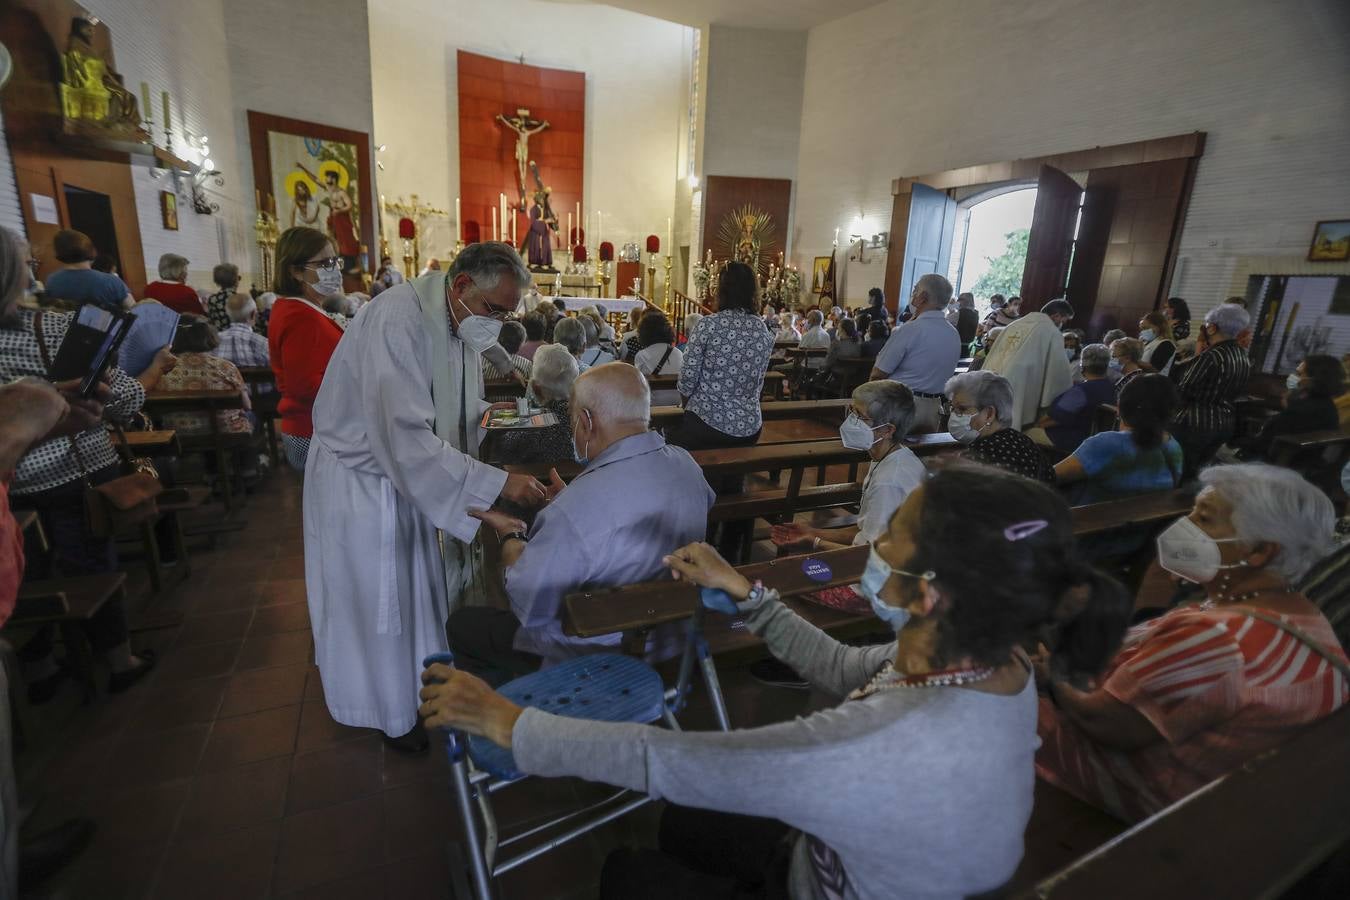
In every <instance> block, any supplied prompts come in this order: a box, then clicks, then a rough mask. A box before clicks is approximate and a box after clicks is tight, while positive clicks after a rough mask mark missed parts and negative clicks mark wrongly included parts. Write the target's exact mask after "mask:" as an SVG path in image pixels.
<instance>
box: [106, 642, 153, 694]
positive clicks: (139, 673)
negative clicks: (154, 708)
mask: <svg viewBox="0 0 1350 900" xmlns="http://www.w3.org/2000/svg"><path fill="white" fill-rule="evenodd" d="M136 655H137V656H139V657H140V658H141V664H140V665H139V666H136V667H135V668H132V669H127V670H126V671H125V672H114V673H112V675H111V676H109V678H108V693H110V694H120V693H122V692H123V691H125V690H128V689H130V688H131V686H132V685H134V684H135V683H136V682H138V681H140V680H141V679H142V678H144V677H145V676H147V675H149V674H150V670H151V669H153V668H154V667H155V651H153V650H142V651H141V652H140V653H137V654H136Z"/></svg>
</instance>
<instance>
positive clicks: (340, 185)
mask: <svg viewBox="0 0 1350 900" xmlns="http://www.w3.org/2000/svg"><path fill="white" fill-rule="evenodd" d="M296 167H297V168H299V169H300V171H301V172H304V173H305V174H306V175H308V176H309V177H310V178H311V179H313V180H314V181H318V182H321V183H322V184H323V190H324V191H325V192H326V196H325V197H324V199H323V201H322V202H323V203H324V205H326V206H327V207H328V222H327V225H328V234H329V235H330V236H331V237H332V238H333V243H334V244H335V245H336V246H337V251H338V255H339V256H341V257H342V268H343V271H346V272H354V271H357V270H358V259H359V257H360V255H361V241H360V239H359V238H358V237H357V236H356V234H357V223H356V203H355V202H354V201H353V200H352V196H351V194H349V193H347V185H348V184H349V183H350V180H351V177H350V175H349V174H348V173H347V167H346V166H344V165H343V164H342V163H340V162H338V161H337V160H335V159H326V160H324V161H323V162H321V163H319V174H318V176H317V177H316V176H315V175H313V174H312V173H311V172H310V171H309V170H308V169H306V168H305V166H304V164H303V163H296Z"/></svg>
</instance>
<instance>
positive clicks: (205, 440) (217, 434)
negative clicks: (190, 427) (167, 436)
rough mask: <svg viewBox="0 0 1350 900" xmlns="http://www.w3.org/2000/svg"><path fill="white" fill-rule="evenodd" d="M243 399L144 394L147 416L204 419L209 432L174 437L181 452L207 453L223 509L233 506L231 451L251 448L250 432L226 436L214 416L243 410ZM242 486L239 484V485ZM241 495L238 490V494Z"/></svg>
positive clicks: (225, 394) (222, 394)
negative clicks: (192, 415) (198, 416)
mask: <svg viewBox="0 0 1350 900" xmlns="http://www.w3.org/2000/svg"><path fill="white" fill-rule="evenodd" d="M243 408H244V398H243V396H242V395H241V394H240V393H239V392H238V391H232V390H223V391H152V392H150V393H148V394H146V395H145V406H144V410H145V412H146V414H147V415H150V416H162V415H164V414H165V413H171V412H194V413H202V414H204V415H205V416H206V420H207V422H208V423H209V424H210V429H211V430H210V432H208V433H207V434H203V435H185V434H179V435H178V444H179V446H180V447H181V448H182V450H183V452H184V453H209V454H211V455H212V456H214V457H215V460H216V474H217V475H218V476H219V477H220V480H221V485H222V494H223V497H224V500H225V509H226V510H227V511H233V510H234V508H235V506H236V500H235V493H234V482H235V480H236V477H237V475H236V473H235V472H234V463H233V460H232V458H231V456H232V453H233V451H235V450H240V449H245V448H251V447H252V446H253V445H254V437H253V434H252V433H251V432H240V433H230V432H222V431H221V430H220V423H219V422H218V421H216V413H218V412H224V411H227V410H232V409H243ZM240 486H241V487H242V484H241V485H240ZM241 493H242V491H241Z"/></svg>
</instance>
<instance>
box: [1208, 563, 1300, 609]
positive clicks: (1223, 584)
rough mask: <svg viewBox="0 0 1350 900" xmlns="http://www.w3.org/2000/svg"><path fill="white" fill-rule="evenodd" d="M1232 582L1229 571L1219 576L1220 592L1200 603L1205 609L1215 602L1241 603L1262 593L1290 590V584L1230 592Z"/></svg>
mask: <svg viewBox="0 0 1350 900" xmlns="http://www.w3.org/2000/svg"><path fill="white" fill-rule="evenodd" d="M1231 583H1232V578H1231V576H1229V574H1228V573H1227V572H1225V573H1224V574H1223V575H1221V576H1219V593H1218V596H1217V597H1211V598H1207V599H1206V600H1205V601H1204V602H1203V603H1201V604H1200V606H1201V608H1203V609H1212V608H1213V607H1214V605H1215V603H1216V602H1217V603H1241V602H1242V601H1244V600H1250V599H1252V598H1253V597H1259V596H1260V595H1262V594H1287V593H1289V591H1290V588H1289V585H1287V584H1286V585H1283V586H1282V587H1263V588H1256V589H1254V590H1250V591H1244V592H1243V593H1241V594H1230V593H1228V585H1229V584H1231Z"/></svg>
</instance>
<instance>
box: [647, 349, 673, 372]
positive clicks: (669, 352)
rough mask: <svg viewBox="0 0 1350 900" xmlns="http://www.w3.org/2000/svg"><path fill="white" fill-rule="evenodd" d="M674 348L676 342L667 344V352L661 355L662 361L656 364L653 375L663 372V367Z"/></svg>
mask: <svg viewBox="0 0 1350 900" xmlns="http://www.w3.org/2000/svg"><path fill="white" fill-rule="evenodd" d="M674 350H675V345H674V344H669V345H667V347H666V352H665V354H664V355H663V356H662V357H661V361H660V362H659V363H657V364H656V368H655V369H652V375H660V374H661V369H662V368H663V367H664V366H665V364H666V360H668V359H670V354H671V353H672V352H673V351H674Z"/></svg>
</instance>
